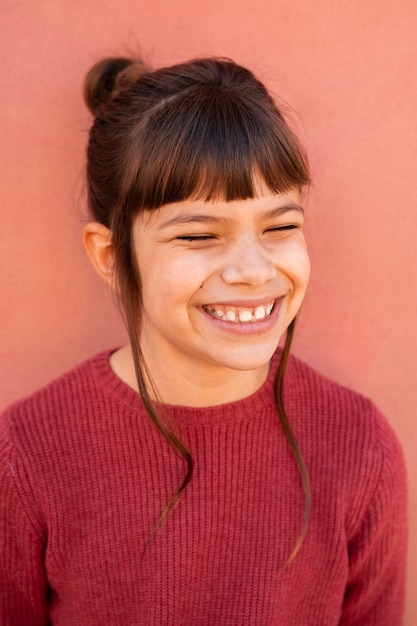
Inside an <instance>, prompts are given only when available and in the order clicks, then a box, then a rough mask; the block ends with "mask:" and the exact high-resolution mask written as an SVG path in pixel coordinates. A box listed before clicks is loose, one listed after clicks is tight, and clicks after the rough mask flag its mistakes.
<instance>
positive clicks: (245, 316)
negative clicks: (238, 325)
mask: <svg viewBox="0 0 417 626" xmlns="http://www.w3.org/2000/svg"><path fill="white" fill-rule="evenodd" d="M251 321H252V313H251V312H250V311H247V310H246V311H240V313H239V322H251Z"/></svg>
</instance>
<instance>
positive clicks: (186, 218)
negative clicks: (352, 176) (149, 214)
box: [159, 202, 304, 229]
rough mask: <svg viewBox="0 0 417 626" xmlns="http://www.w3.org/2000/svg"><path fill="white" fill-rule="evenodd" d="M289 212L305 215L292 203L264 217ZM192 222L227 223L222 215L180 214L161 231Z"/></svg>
mask: <svg viewBox="0 0 417 626" xmlns="http://www.w3.org/2000/svg"><path fill="white" fill-rule="evenodd" d="M289 211H298V212H299V213H301V214H302V215H304V209H303V207H302V206H300V205H299V204H297V203H295V202H291V203H289V204H285V205H284V206H280V207H277V208H275V209H271V210H270V211H267V212H266V213H264V214H263V215H262V218H263V219H273V218H274V217H280V216H281V215H283V214H284V213H288V212H289ZM191 222H193V223H197V224H220V223H224V222H227V218H226V217H222V216H220V215H216V216H215V215H205V214H203V213H202V214H200V213H185V212H184V213H179V214H178V215H176V216H175V217H172V218H171V219H168V220H166V221H165V222H162V224H161V225H160V226H159V228H160V229H163V228H169V227H170V226H177V225H180V224H190V223H191Z"/></svg>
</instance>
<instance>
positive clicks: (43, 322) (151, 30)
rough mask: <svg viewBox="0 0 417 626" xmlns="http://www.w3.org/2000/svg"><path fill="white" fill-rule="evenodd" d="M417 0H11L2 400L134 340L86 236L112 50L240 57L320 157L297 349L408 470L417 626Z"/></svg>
mask: <svg viewBox="0 0 417 626" xmlns="http://www.w3.org/2000/svg"><path fill="white" fill-rule="evenodd" d="M416 32H417V3H416V2H415V0H368V1H365V2H364V1H363V0H315V1H314V2H312V1H311V0H256V1H255V0H253V1H249V0H210V2H199V1H197V0H176V1H175V2H173V1H170V0H142V1H141V2H139V1H134V0H124V1H123V2H121V1H120V0H118V1H116V0H82V1H81V0H61V1H59V2H57V1H56V0H39V1H38V2H35V1H34V0H15V1H12V0H2V4H1V9H0V42H1V43H0V46H1V50H0V52H1V59H2V64H1V71H0V112H1V115H0V123H1V141H0V152H1V156H0V158H1V163H0V166H1V175H0V185H1V229H0V272H1V276H0V289H1V297H0V348H1V352H0V359H1V364H0V367H1V372H2V373H1V377H0V385H1V396H0V404H1V407H4V406H6V405H7V404H8V403H10V402H11V401H13V400H15V399H16V398H18V397H20V396H22V395H25V394H27V393H29V392H31V391H33V390H34V389H35V388H37V387H39V386H40V385H42V384H44V383H46V382H47V381H48V380H50V379H52V378H54V377H56V376H58V375H59V374H61V373H62V372H64V371H65V370H66V369H68V368H69V367H71V366H72V365H74V364H75V363H77V362H79V361H81V360H83V359H84V358H86V357H88V356H90V355H92V354H94V353H95V352H97V351H99V350H101V349H104V348H106V347H111V346H117V345H119V344H120V343H122V342H123V341H124V337H125V334H124V331H123V329H122V325H121V323H120V321H119V316H118V313H117V311H116V308H115V306H114V303H113V301H112V298H111V296H110V295H109V294H108V293H107V291H106V289H105V287H104V286H102V285H101V284H100V283H99V279H98V278H96V277H95V275H94V274H93V270H92V269H91V268H90V267H89V265H88V262H87V260H86V258H85V255H84V253H83V250H82V246H81V238H80V232H81V226H82V223H83V220H84V219H85V216H86V209H85V189H84V173H83V168H84V163H85V156H84V151H85V143H86V139H87V132H88V128H89V125H90V117H89V114H88V112H87V111H86V109H85V108H84V106H83V103H82V99H81V81H82V77H83V75H84V74H85V73H86V71H87V70H88V69H89V67H90V65H91V64H92V63H93V62H95V61H96V60H98V59H99V58H101V57H103V56H105V55H109V54H110V55H113V54H120V53H121V54H129V53H137V52H138V51H142V52H143V54H144V56H145V57H146V59H147V60H148V61H149V62H150V63H151V64H152V65H153V66H155V67H157V66H160V65H163V64H172V63H174V62H177V61H183V60H185V59H189V58H191V57H196V56H206V55H223V56H229V57H232V58H233V59H235V60H236V61H238V62H241V63H243V64H245V65H248V66H249V67H251V68H252V69H253V70H254V71H255V72H256V73H257V74H258V76H259V77H260V78H261V79H262V80H263V81H264V82H265V83H266V84H267V85H268V87H269V88H270V90H271V91H272V92H273V93H274V94H275V95H276V96H277V98H279V99H280V100H283V101H284V102H285V103H286V104H285V105H284V108H285V111H286V113H287V115H288V116H289V118H290V120H291V123H292V124H293V126H294V128H295V129H296V130H297V132H298V133H299V135H300V136H301V138H302V141H303V142H304V144H305V146H306V147H307V150H308V153H309V155H310V159H311V163H312V169H313V176H314V185H313V187H312V188H311V190H310V192H309V194H308V198H307V201H306V214H307V236H308V241H309V248H310V253H311V258H312V263H313V275H312V280H311V286H310V290H309V294H308V296H307V299H306V301H305V304H304V307H303V312H302V315H301V323H300V324H299V327H298V332H297V339H296V345H295V352H296V353H297V354H298V355H299V356H301V357H302V358H305V359H306V360H307V361H309V363H310V364H311V365H313V366H315V367H316V368H317V369H319V370H320V371H321V372H323V373H324V374H327V375H328V376H331V377H332V378H334V379H336V380H338V381H339V382H342V383H343V384H345V385H348V386H349V387H352V388H355V389H357V390H359V391H361V392H362V393H364V394H365V395H367V396H370V397H372V398H373V400H374V401H375V402H376V403H377V405H378V406H379V407H380V408H381V409H382V410H383V411H384V413H385V414H386V415H387V417H388V419H389V421H390V422H391V424H392V426H393V428H394V429H395V431H396V432H397V433H398V436H399V438H400V440H401V441H402V444H403V446H404V450H405V454H406V457H407V462H408V467H409V480H410V549H409V581H414V583H413V582H410V584H409V596H408V604H407V618H406V625H407V626H415V625H416V624H417V597H416V594H415V593H414V594H413V593H412V587H413V586H415V581H416V579H417V463H416V456H417V426H416V406H417V380H416V373H415V370H416V367H415V364H416V354H417V340H416V320H417V289H416V278H417V276H416V275H417V272H416V269H417V260H416V256H417V246H416V239H417V208H416V205H417V176H416V164H417V105H416V103H417V72H416V65H417V37H416Z"/></svg>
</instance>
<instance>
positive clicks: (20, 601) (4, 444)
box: [0, 418, 48, 626]
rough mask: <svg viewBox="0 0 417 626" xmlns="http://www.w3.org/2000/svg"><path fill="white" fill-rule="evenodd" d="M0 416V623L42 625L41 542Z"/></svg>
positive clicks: (45, 618)
mask: <svg viewBox="0 0 417 626" xmlns="http://www.w3.org/2000/svg"><path fill="white" fill-rule="evenodd" d="M0 419H1V421H0V624H1V625H2V626H23V625H24V626H45V625H46V624H48V609H47V603H46V595H47V589H46V587H47V585H46V577H45V571H44V562H43V556H44V552H45V542H44V540H43V539H42V533H41V531H40V528H39V524H37V523H36V520H35V518H34V515H33V513H32V511H31V508H32V509H33V507H32V505H31V492H30V487H29V486H28V483H27V482H26V481H25V480H24V478H25V476H24V475H25V471H24V468H23V466H22V464H21V463H19V461H18V459H17V457H16V455H14V454H13V450H12V448H11V446H10V443H9V439H8V436H7V433H6V425H5V420H4V421H3V420H2V418H0Z"/></svg>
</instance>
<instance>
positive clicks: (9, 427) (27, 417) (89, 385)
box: [0, 350, 111, 440]
mask: <svg viewBox="0 0 417 626" xmlns="http://www.w3.org/2000/svg"><path fill="white" fill-rule="evenodd" d="M110 352H111V351H110V350H108V351H105V352H102V353H100V354H97V355H96V356H94V357H92V358H91V359H88V360H87V361H84V362H83V363H81V364H79V365H77V366H76V367H74V368H72V369H71V370H70V371H68V372H66V373H65V374H63V375H62V376H60V377H59V378H57V379H55V380H53V381H52V382H50V383H49V384H47V385H46V386H44V387H42V388H41V389H39V390H37V391H36V392H34V393H33V394H31V395H30V396H28V397H26V398H23V399H21V400H18V401H17V402H14V403H13V404H12V405H10V406H9V407H8V408H7V409H6V410H5V411H4V412H3V413H2V414H1V416H0V429H1V432H2V436H3V437H4V436H8V437H10V438H11V440H13V439H16V440H19V439H21V438H23V439H24V438H28V440H30V439H39V437H40V436H43V435H44V434H51V432H53V431H54V429H55V428H58V429H59V428H61V427H63V426H64V425H65V423H67V422H75V421H77V420H78V419H79V418H80V416H83V415H84V414H86V413H89V414H90V415H91V413H94V411H95V409H96V407H97V399H98V398H99V397H100V395H101V393H102V392H101V389H102V387H103V386H104V385H105V379H106V376H109V374H108V371H110V368H109V366H108V365H107V364H108V356H109V354H110Z"/></svg>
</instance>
